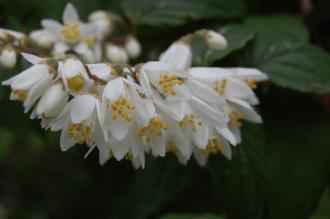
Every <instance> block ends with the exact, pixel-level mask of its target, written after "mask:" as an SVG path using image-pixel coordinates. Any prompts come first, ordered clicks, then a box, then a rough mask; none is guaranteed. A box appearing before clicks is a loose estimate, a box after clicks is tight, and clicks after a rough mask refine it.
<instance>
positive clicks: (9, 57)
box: [0, 46, 17, 68]
mask: <svg viewBox="0 0 330 219" xmlns="http://www.w3.org/2000/svg"><path fill="white" fill-rule="evenodd" d="M16 61H17V58H16V51H15V50H14V48H13V47H11V46H7V47H5V48H4V49H3V50H2V51H1V54H0V66H2V67H4V68H13V67H15V65H16Z"/></svg>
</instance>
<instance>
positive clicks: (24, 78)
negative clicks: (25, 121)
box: [2, 54, 55, 111]
mask: <svg viewBox="0 0 330 219" xmlns="http://www.w3.org/2000/svg"><path fill="white" fill-rule="evenodd" d="M23 57H24V58H25V59H27V60H28V61H36V60H40V58H39V57H35V56H33V55H28V54H23ZM32 64H34V65H32V66H31V67H30V68H28V69H27V70H25V71H23V72H21V73H20V74H18V75H16V76H14V77H12V78H10V79H9V80H7V81H4V82H3V83H2V84H3V85H9V86H10V87H11V89H12V92H11V95H10V99H11V100H20V101H22V102H24V107H25V111H28V110H29V109H30V108H31V106H32V105H33V104H34V103H35V102H36V101H37V100H38V99H39V97H40V96H41V95H42V94H43V93H44V92H45V91H46V89H47V88H48V87H49V84H50V83H51V81H52V80H53V78H54V76H55V74H54V73H55V69H54V68H53V67H52V66H50V65H48V64H46V63H43V62H40V63H36V62H33V63H32Z"/></svg>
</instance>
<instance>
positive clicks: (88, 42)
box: [85, 37, 95, 48]
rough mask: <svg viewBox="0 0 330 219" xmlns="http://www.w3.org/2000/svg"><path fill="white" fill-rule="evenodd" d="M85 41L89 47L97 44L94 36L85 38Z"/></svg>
mask: <svg viewBox="0 0 330 219" xmlns="http://www.w3.org/2000/svg"><path fill="white" fill-rule="evenodd" d="M85 43H86V44H87V46H88V47H90V48H92V47H93V46H94V45H95V40H94V38H92V37H88V38H86V39H85Z"/></svg>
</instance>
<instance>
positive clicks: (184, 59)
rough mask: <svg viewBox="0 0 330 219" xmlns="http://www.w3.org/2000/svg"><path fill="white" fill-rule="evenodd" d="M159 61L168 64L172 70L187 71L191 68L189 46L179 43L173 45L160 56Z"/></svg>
mask: <svg viewBox="0 0 330 219" xmlns="http://www.w3.org/2000/svg"><path fill="white" fill-rule="evenodd" d="M159 61H161V62H168V63H171V64H172V65H173V67H174V68H178V69H187V68H189V67H190V66H191V61H192V51H191V48H190V46H189V45H186V44H184V43H181V42H176V43H173V44H172V45H171V46H170V47H169V48H168V49H167V50H166V51H165V52H164V53H163V54H162V55H161V56H160V59H159Z"/></svg>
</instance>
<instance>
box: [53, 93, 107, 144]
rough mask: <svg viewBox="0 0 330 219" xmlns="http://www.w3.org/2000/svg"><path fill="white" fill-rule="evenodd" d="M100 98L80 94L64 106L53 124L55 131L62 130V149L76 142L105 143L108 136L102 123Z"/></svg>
mask: <svg viewBox="0 0 330 219" xmlns="http://www.w3.org/2000/svg"><path fill="white" fill-rule="evenodd" d="M102 114H104V112H102V108H101V102H100V100H99V99H98V98H97V97H95V96H93V95H79V96H76V97H75V98H73V99H72V100H71V101H70V102H69V103H68V104H67V105H66V107H65V108H64V110H63V112H62V113H61V115H60V116H59V117H58V119H57V121H56V122H55V123H54V124H52V126H51V128H52V130H53V131H58V130H62V132H61V142H60V143H61V149H62V150H63V151H66V150H68V149H70V148H71V147H72V146H74V145H75V144H77V143H78V144H80V145H81V144H84V143H86V144H87V145H88V146H89V147H92V146H93V145H94V144H98V145H101V144H104V142H105V141H106V136H105V135H104V134H105V131H104V128H103V123H102Z"/></svg>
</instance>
